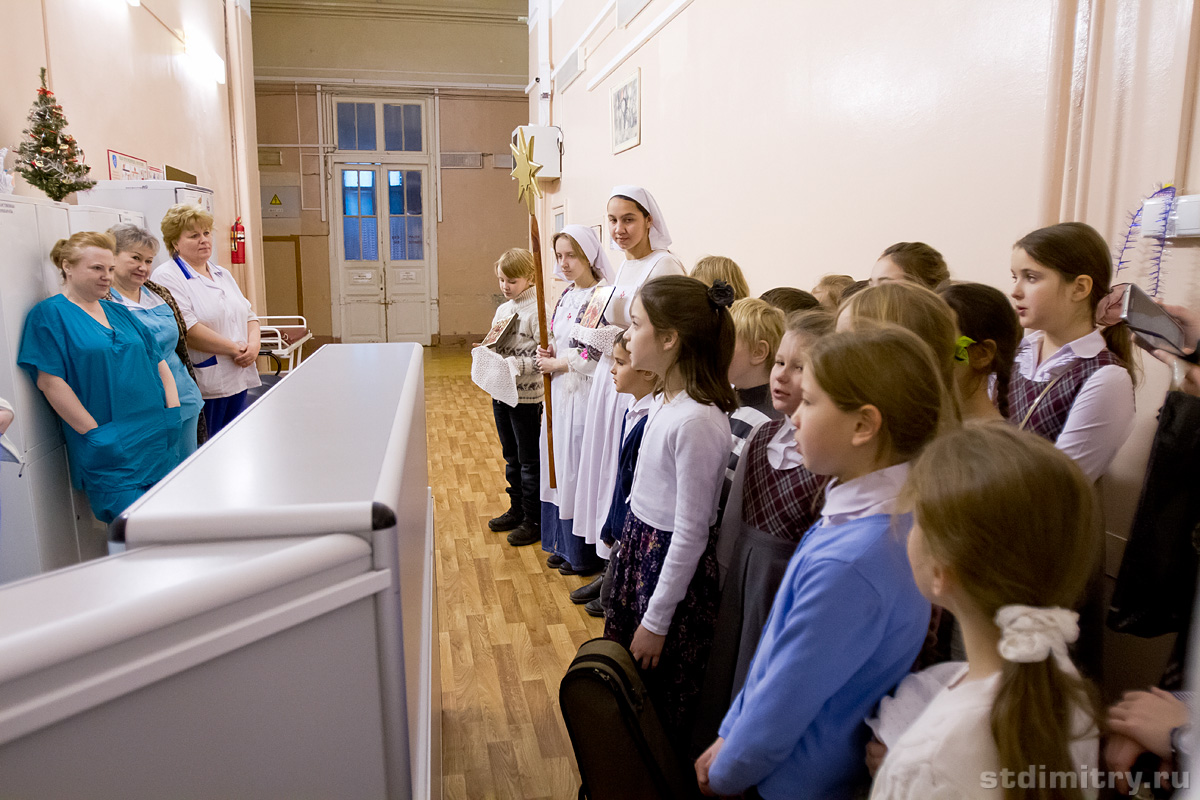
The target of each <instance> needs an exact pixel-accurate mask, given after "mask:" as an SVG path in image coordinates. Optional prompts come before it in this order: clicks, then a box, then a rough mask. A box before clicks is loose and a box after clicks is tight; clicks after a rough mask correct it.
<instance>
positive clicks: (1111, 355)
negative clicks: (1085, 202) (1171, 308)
mask: <svg viewBox="0 0 1200 800" xmlns="http://www.w3.org/2000/svg"><path fill="white" fill-rule="evenodd" d="M1011 269H1012V278H1013V289H1012V293H1011V296H1012V299H1013V302H1014V303H1015V305H1016V309H1017V316H1018V317H1019V318H1020V320H1021V325H1022V326H1023V327H1025V328H1027V329H1029V331H1030V333H1029V335H1028V336H1026V337H1025V339H1024V341H1022V342H1021V345H1020V347H1019V348H1018V349H1017V358H1016V364H1015V368H1014V369H1013V374H1012V381H1011V383H1010V384H1009V390H1008V397H1009V408H1010V410H1011V416H1010V419H1011V420H1012V421H1013V422H1015V423H1017V424H1018V425H1019V426H1020V427H1021V428H1023V429H1025V430H1028V431H1033V432H1034V433H1036V434H1038V435H1039V436H1042V437H1043V438H1046V439H1049V440H1050V441H1052V442H1054V443H1055V445H1057V447H1058V449H1059V450H1062V451H1063V452H1064V453H1066V454H1067V455H1069V456H1070V457H1071V458H1073V459H1075V462H1076V463H1077V464H1079V468H1080V469H1082V470H1083V472H1084V474H1085V475H1087V476H1088V478H1090V479H1091V480H1093V481H1096V480H1099V478H1100V476H1102V475H1103V474H1104V473H1105V472H1107V471H1108V467H1109V465H1110V464H1112V460H1113V458H1114V457H1115V456H1116V454H1117V451H1118V450H1120V449H1121V445H1123V444H1124V443H1125V440H1126V439H1127V438H1128V437H1129V433H1130V431H1132V430H1133V413H1134V406H1133V387H1134V383H1135V377H1136V375H1135V369H1136V366H1135V364H1134V361H1133V358H1134V355H1133V344H1132V340H1131V338H1130V332H1129V326H1128V325H1126V324H1125V323H1124V322H1122V321H1121V319H1120V302H1119V298H1120V297H1121V296H1123V289H1122V288H1118V289H1117V291H1115V292H1114V291H1113V288H1114V287H1113V286H1112V272H1113V266H1112V255H1111V254H1110V253H1109V249H1108V243H1107V242H1105V241H1104V237H1103V236H1101V235H1100V234H1099V233H1098V232H1097V231H1096V229H1095V228H1092V227H1091V226H1089V225H1085V224H1084V223H1082V222H1063V223H1059V224H1058V225H1051V226H1049V227H1047V228H1039V229H1037V230H1036V231H1033V232H1032V233H1029V234H1026V235H1025V236H1024V237H1022V239H1021V240H1020V241H1019V242H1017V243H1016V245H1014V246H1013V251H1012V268H1011Z"/></svg>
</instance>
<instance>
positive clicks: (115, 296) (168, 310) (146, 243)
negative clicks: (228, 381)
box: [108, 222, 206, 463]
mask: <svg viewBox="0 0 1200 800" xmlns="http://www.w3.org/2000/svg"><path fill="white" fill-rule="evenodd" d="M108 232H109V234H110V235H111V236H112V237H113V239H114V240H116V242H117V259H116V270H115V272H114V273H113V287H112V292H111V293H110V295H109V298H108V299H109V300H112V301H113V302H116V303H120V304H121V305H123V306H125V307H126V308H128V309H129V310H130V311H132V312H133V315H134V316H135V317H137V319H138V321H139V322H141V323H142V324H143V325H145V326H146V327H147V328H149V329H150V332H151V333H152V334H154V339H155V340H156V341H157V342H158V347H159V352H160V353H162V354H163V358H164V359H165V360H166V362H167V366H168V367H170V368H171V375H172V377H174V378H175V388H176V389H177V390H178V392H179V410H180V416H181V417H182V419H183V426H182V427H183V435H182V436H181V437H180V439H179V448H178V452H177V454H176V455H177V459H176V462H175V463H179V462H180V461H183V460H184V459H185V458H187V457H188V456H190V455H191V454H192V453H194V452H196V448H197V447H198V446H199V445H201V444H203V443H204V440H205V438H206V432H205V430H204V425H203V421H202V417H201V414H200V411H201V410H202V409H203V408H204V399H203V398H202V397H201V396H200V387H198V386H197V385H196V377H195V376H196V373H195V372H193V371H192V360H191V358H189V357H188V350H187V328H186V327H185V326H184V323H183V316H182V314H180V312H179V306H177V305H176V304H175V298H174V297H173V296H172V295H171V293H170V292H169V291H167V289H165V288H164V287H162V286H160V285H159V284H157V283H155V282H154V281H151V280H147V278H149V277H150V272H151V271H152V270H153V269H154V257H155V256H156V255H157V254H158V240H157V239H155V238H154V234H152V233H150V231H148V230H146V229H144V228H139V227H138V226H137V225H132V224H130V223H128V222H122V223H121V224H120V225H114V226H113V227H111V228H109V229H108Z"/></svg>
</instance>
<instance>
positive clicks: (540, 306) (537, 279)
mask: <svg viewBox="0 0 1200 800" xmlns="http://www.w3.org/2000/svg"><path fill="white" fill-rule="evenodd" d="M529 239H530V243H531V248H530V249H531V250H533V266H534V270H533V284H534V286H535V287H536V290H537V310H538V338H539V339H540V340H541V346H542V349H546V348H547V347H548V342H549V341H550V339H549V337H548V336H547V332H548V326H547V325H546V291H545V280H544V279H543V277H542V233H541V231H540V230H538V221H537V215H536V214H530V215H529ZM542 388H543V390H544V392H545V395H546V397H545V407H546V458H547V460H548V462H549V463H547V465H546V467H547V469H549V470H550V488H551V489H557V488H558V483H557V481H555V479H554V414H553V412H552V411H551V410H550V409H551V403H550V375H549V373H545V372H543V373H542Z"/></svg>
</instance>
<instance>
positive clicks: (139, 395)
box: [17, 232, 180, 523]
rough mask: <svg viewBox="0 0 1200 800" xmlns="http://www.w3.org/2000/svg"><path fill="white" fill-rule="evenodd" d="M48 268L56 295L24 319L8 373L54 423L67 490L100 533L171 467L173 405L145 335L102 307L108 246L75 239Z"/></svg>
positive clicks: (85, 236) (166, 375)
mask: <svg viewBox="0 0 1200 800" xmlns="http://www.w3.org/2000/svg"><path fill="white" fill-rule="evenodd" d="M50 258H51V259H52V260H53V261H54V264H55V266H57V267H58V269H59V272H61V273H62V276H63V281H64V285H63V292H62V294H58V295H55V296H53V297H50V298H48V299H46V300H43V301H42V302H40V303H38V304H37V305H36V306H34V307H33V309H31V310H30V312H29V316H28V317H26V318H25V332H24V334H23V336H22V337H21V348H20V351H19V353H18V355H17V363H18V364H19V365H20V366H21V367H22V368H23V369H24V370H25V371H26V372H28V373H29V376H30V378H32V379H33V380H34V381H36V383H37V386H38V388H39V389H41V390H42V393H43V394H45V395H46V400H47V401H49V403H50V405H51V406H52V407H53V408H54V410H55V412H57V413H58V416H59V417H60V418H61V419H62V428H63V436H64V438H65V439H66V441H67V456H68V458H69V460H70V464H71V482H72V484H73V485H74V486H75V488H77V489H82V490H83V491H85V492H86V493H87V496H88V501H89V502H90V503H91V506H92V513H93V514H95V515H96V518H97V519H99V520H100V521H101V522H105V523H109V522H112V521H113V520H114V519H116V517H117V515H118V514H120V513H121V512H122V511H124V510H125V508H126V507H127V506H128V505H129V504H130V503H132V502H133V501H135V500H137V499H138V498H139V497H141V495H142V494H143V493H144V492H145V491H146V490H147V489H149V488H150V487H151V486H153V485H154V484H155V482H157V481H158V480H159V479H160V478H161V477H163V476H164V475H166V474H167V472H169V471H170V469H171V468H172V467H173V466H174V465H175V463H176V462H175V454H176V452H177V448H178V446H179V443H178V440H179V436H180V417H179V395H178V393H177V392H176V389H175V379H174V377H173V376H172V375H171V369H170V367H168V366H167V362H166V361H164V360H163V357H162V353H161V351H160V349H159V346H158V343H157V342H156V341H155V340H154V337H153V336H152V335H151V333H150V331H149V330H148V329H147V328H146V326H144V325H142V324H141V323H140V322H138V321H137V319H136V318H135V317H134V316H133V312H131V311H129V310H128V309H126V308H125V307H124V306H122V305H120V304H117V303H112V302H109V301H107V300H103V299H102V298H105V297H107V296H108V293H109V290H110V288H111V286H112V274H113V267H114V262H115V259H116V243H115V242H114V241H113V238H112V237H111V236H109V235H108V234H107V233H95V232H86V233H77V234H75V235H74V236H72V237H71V238H70V239H60V240H59V242H58V244H56V245H54V249H53V250H52V251H51V253H50Z"/></svg>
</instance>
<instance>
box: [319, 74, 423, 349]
mask: <svg viewBox="0 0 1200 800" xmlns="http://www.w3.org/2000/svg"><path fill="white" fill-rule="evenodd" d="M324 100H325V103H326V109H325V110H326V113H325V114H324V119H323V121H322V122H323V126H324V131H323V133H324V135H325V137H326V141H328V142H330V143H331V144H333V145H334V147H335V148H336V144H337V128H336V123H335V120H336V119H337V103H338V102H339V101H342V102H353V103H410V104H414V105H415V104H419V105H420V106H421V136H422V142H423V144H424V145H425V146H424V149H423V150H422V151H421V152H413V151H387V150H337V149H332V150H330V151H329V152H326V153H325V154H324V159H325V187H324V191H325V200H326V208H328V209H329V210H330V212H331V213H330V216H329V217H328V218H327V222H326V225H327V226H328V231H329V236H328V238H329V304H330V309H329V314H330V317H332V323H333V324H332V328H333V335H334V337H335V338H336V339H338V340H339V341H340V340H341V337H342V286H341V276H340V275H339V274H338V273H339V268H338V267H335V266H334V265H335V264H337V263H338V238H337V237H338V236H340V231H337V230H334V228H335V226H334V217H335V216H336V217H339V218H340V216H341V211H340V210H339V209H340V208H341V206H339V205H337V202H338V189H339V185H338V181H336V180H335V179H334V178H335V175H334V172H335V171H336V168H337V167H338V166H341V165H345V164H371V165H379V166H382V167H385V168H386V167H388V166H391V165H395V166H410V167H412V166H418V167H425V168H426V173H425V175H426V181H425V183H426V185H427V186H428V187H429V193H428V195H427V196H426V198H424V199H425V201H426V203H425V205H426V207H427V216H430V217H431V218H430V225H431V226H432V227H431V229H430V231H429V248H428V249H429V307H428V308H427V309H426V313H427V314H428V315H429V338H430V341H431V342H436V341H438V339H439V338H440V336H441V293H440V290H439V280H438V272H439V264H440V262H439V260H438V222H439V221H440V220H439V217H440V215H441V214H440V209H439V207H438V206H437V202H438V199H439V198H440V197H441V178H442V175H441V170H440V169H438V161H439V158H440V157H439V153H440V152H441V141H440V140H439V134H440V130H438V127H437V126H436V125H435V124H434V120H433V117H432V115H433V113H434V103H433V98H432V97H430V96H428V95H410V94H390V93H388V92H387V91H386V90H383V91H380V89H379V87H374V88H373V90H369V91H364V92H363V93H362V94H358V93H355V92H354V91H353V90H349V91H340V92H336V93H333V92H331V93H329V94H327V95H326V96H325V98H324ZM381 125H382V121H381V118H377V121H376V126H377V127H376V141H377V143H380V142H382V141H383V140H382V138H380V136H381V133H380V132H381V131H382V127H380V126H381ZM429 201H432V202H433V204H434V205H433V206H430V205H429ZM429 211H432V214H431V215H430V214H429V213H428V212H429Z"/></svg>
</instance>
